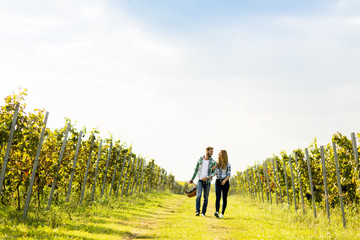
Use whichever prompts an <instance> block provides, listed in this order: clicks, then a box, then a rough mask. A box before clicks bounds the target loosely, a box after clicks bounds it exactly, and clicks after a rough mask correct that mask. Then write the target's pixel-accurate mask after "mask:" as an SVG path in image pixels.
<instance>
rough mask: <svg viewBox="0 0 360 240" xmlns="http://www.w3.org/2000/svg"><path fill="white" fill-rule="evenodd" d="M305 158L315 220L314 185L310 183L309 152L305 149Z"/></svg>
mask: <svg viewBox="0 0 360 240" xmlns="http://www.w3.org/2000/svg"><path fill="white" fill-rule="evenodd" d="M305 157H306V162H307V166H308V172H309V181H310V188H311V198H312V203H313V209H314V217H315V218H316V205H315V196H314V185H313V181H312V174H311V166H310V159H309V151H308V149H307V148H305Z"/></svg>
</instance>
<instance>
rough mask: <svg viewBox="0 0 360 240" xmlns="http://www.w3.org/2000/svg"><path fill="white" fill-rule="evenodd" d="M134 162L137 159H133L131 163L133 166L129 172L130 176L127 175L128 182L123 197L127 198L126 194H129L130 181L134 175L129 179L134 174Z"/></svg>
mask: <svg viewBox="0 0 360 240" xmlns="http://www.w3.org/2000/svg"><path fill="white" fill-rule="evenodd" d="M136 162H137V157H135V158H134V161H133V164H132V168H131V171H130V174H129V180H128V184H127V186H126V193H125V196H126V197H127V196H128V193H129V188H130V183H131V179H132V178H134V175H133V177H131V174H132V173H133V172H134V167H135V165H136Z"/></svg>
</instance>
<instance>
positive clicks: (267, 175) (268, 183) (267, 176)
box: [264, 161, 272, 204]
mask: <svg viewBox="0 0 360 240" xmlns="http://www.w3.org/2000/svg"><path fill="white" fill-rule="evenodd" d="M264 165H265V170H266V171H265V173H266V180H267V186H268V190H269V198H270V204H272V197H271V188H270V180H269V172H268V169H267V164H266V161H265V162H264Z"/></svg>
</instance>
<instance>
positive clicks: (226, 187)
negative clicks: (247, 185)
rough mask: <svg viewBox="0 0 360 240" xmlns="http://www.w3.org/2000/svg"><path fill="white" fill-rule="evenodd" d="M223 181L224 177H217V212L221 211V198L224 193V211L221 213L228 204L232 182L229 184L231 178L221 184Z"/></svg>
mask: <svg viewBox="0 0 360 240" xmlns="http://www.w3.org/2000/svg"><path fill="white" fill-rule="evenodd" d="M222 181H223V179H216V182H215V193H216V201H215V208H216V212H219V209H220V199H221V193H222V198H223V204H222V212H221V213H222V214H224V213H225V209H226V205H227V195H228V192H229V188H230V184H229V180H227V181H226V183H225V184H224V185H221V182H222Z"/></svg>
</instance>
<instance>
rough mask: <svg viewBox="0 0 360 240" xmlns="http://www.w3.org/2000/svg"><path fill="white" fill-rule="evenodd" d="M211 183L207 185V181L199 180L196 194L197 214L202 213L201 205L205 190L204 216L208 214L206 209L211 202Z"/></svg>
mask: <svg viewBox="0 0 360 240" xmlns="http://www.w3.org/2000/svg"><path fill="white" fill-rule="evenodd" d="M210 186H211V185H210V183H206V181H202V180H199V182H198V184H197V192H196V212H200V205H201V195H202V192H203V190H204V202H203V206H202V211H201V213H202V214H205V213H206V208H207V205H208V201H209V192H210Z"/></svg>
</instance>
